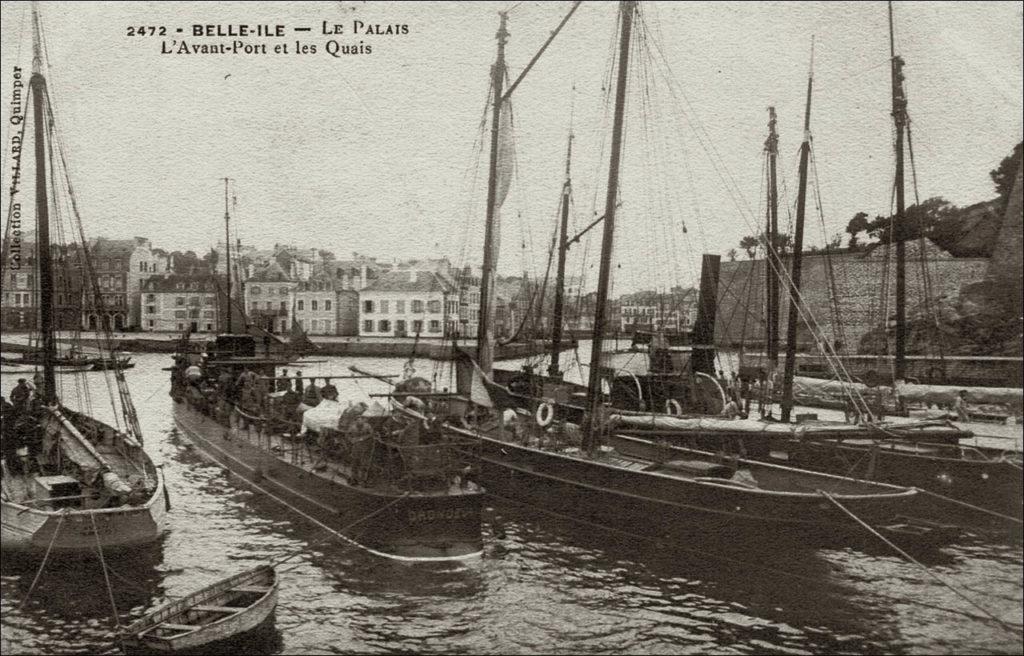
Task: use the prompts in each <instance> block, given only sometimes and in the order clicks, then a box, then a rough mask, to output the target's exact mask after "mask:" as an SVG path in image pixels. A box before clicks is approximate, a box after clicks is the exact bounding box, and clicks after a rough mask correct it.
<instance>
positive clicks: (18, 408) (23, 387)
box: [11, 378, 32, 413]
mask: <svg viewBox="0 0 1024 656" xmlns="http://www.w3.org/2000/svg"><path fill="white" fill-rule="evenodd" d="M31 394H32V390H31V388H30V387H29V386H28V381H27V380H25V379H24V378H19V379H18V384H17V385H15V386H14V389H12V390H11V403H12V404H13V405H14V411H15V412H17V413H21V412H24V411H25V409H26V408H28V398H29V396H31Z"/></svg>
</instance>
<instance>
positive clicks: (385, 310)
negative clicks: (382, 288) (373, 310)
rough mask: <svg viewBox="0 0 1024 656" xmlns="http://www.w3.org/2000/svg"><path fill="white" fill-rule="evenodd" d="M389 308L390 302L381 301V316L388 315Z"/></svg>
mask: <svg viewBox="0 0 1024 656" xmlns="http://www.w3.org/2000/svg"><path fill="white" fill-rule="evenodd" d="M389 306H390V302H388V301H381V302H380V313H381V314H387V313H388V310H389V309H390V307H389Z"/></svg>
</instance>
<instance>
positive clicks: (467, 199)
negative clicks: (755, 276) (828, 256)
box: [0, 2, 1024, 293]
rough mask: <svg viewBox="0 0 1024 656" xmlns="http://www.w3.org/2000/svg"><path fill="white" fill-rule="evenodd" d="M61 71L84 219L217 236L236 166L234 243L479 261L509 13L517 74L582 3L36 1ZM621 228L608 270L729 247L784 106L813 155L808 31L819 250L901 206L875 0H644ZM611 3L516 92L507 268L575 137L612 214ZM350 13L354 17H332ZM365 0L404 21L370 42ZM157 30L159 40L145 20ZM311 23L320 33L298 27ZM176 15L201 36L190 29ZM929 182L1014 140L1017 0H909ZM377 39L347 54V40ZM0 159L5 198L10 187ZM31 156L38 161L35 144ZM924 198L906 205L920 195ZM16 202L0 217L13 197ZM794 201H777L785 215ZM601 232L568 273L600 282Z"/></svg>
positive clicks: (59, 110) (578, 204) (921, 160)
mask: <svg viewBox="0 0 1024 656" xmlns="http://www.w3.org/2000/svg"><path fill="white" fill-rule="evenodd" d="M40 5H41V13H42V17H43V24H44V31H45V34H46V41H47V49H48V61H49V69H48V81H49V83H50V85H51V93H52V95H53V98H54V104H55V111H56V114H57V116H58V119H59V121H60V124H61V126H62V136H63V138H64V140H65V143H66V147H67V156H68V158H69V161H70V168H71V176H72V181H73V184H74V187H75V190H76V194H77V197H78V201H79V204H80V208H81V212H82V215H83V221H84V223H85V228H86V231H87V233H88V234H89V235H90V236H100V235H102V236H108V237H129V236H136V235H138V236H145V237H148V238H150V239H151V240H152V242H153V245H154V246H157V247H161V248H164V249H167V250H184V249H193V250H196V251H197V252H200V253H202V252H205V251H207V250H209V248H210V247H211V246H212V245H213V244H214V243H215V242H216V241H217V240H218V239H219V238H221V235H222V234H223V222H222V220H223V183H222V182H220V181H219V178H222V177H224V176H228V177H230V178H232V179H233V180H234V181H235V182H234V185H233V195H234V196H235V197H237V206H236V207H235V209H234V212H233V227H234V232H235V234H236V235H237V237H238V238H240V239H241V240H242V241H243V242H244V243H247V244H253V245H255V246H258V247H269V246H272V245H273V244H275V243H290V244H295V245H298V246H302V247H317V248H324V249H329V250H332V251H334V252H335V253H336V254H337V255H338V256H340V257H344V256H347V255H348V254H350V253H352V252H360V253H365V254H368V255H371V256H377V257H378V258H381V259H385V260H391V259H395V258H397V259H404V258H412V257H436V256H441V255H445V256H448V257H449V258H450V259H451V260H452V261H453V262H454V263H456V264H464V263H478V262H479V260H480V254H481V252H482V247H481V244H482V234H483V223H484V221H483V198H484V194H485V191H486V171H487V151H486V148H485V147H482V146H486V143H487V142H486V139H484V140H483V141H481V137H483V136H486V135H485V132H484V131H482V129H481V119H482V117H483V116H484V110H485V103H486V100H487V92H488V84H489V74H490V67H491V65H492V63H493V61H494V57H495V49H496V41H495V32H496V30H497V24H498V12H499V11H502V10H508V29H509V32H510V33H511V36H510V38H509V41H508V44H507V46H506V57H507V62H508V65H509V75H510V76H511V77H512V78H515V77H516V76H517V75H518V74H519V73H520V72H521V71H522V69H523V68H524V67H525V66H526V64H527V62H528V61H529V60H530V58H531V57H532V56H533V55H534V53H535V52H536V51H537V50H538V49H539V48H540V46H541V45H542V44H543V42H544V40H545V39H546V38H547V36H548V34H549V33H550V32H551V31H552V30H553V29H554V28H555V26H556V25H557V24H558V22H559V21H560V20H561V17H562V16H563V15H564V14H565V13H566V11H567V10H568V9H569V7H570V3H568V2H544V3H540V2H501V3H492V2H471V3H458V4H456V3H450V2H436V3H434V2H417V3H379V2H322V3H316V2H307V3H302V2H295V3H274V2H261V3H241V2H218V3H198V2H196V3H187V2H131V3H128V2H104V3H99V2H91V3H62V2H43V3H40ZM27 9H28V5H27V3H23V2H3V3H2V7H0V12H2V13H0V18H2V26H3V27H2V30H3V32H2V37H3V38H2V45H0V55H2V65H0V96H2V97H3V107H4V110H3V119H4V120H3V126H4V127H3V133H2V137H3V143H4V145H5V149H6V147H7V144H8V143H9V140H10V137H11V134H12V131H11V124H10V122H9V117H10V112H11V108H10V106H9V102H10V98H11V94H12V75H11V73H12V69H13V67H14V66H16V65H19V64H20V65H21V66H23V67H24V68H25V69H26V70H27V69H28V68H29V67H30V64H31V56H30V53H31V41H30V30H29V29H28V24H29V23H28V11H27ZM641 11H642V17H643V18H642V22H641V23H640V26H639V27H638V28H637V30H636V31H637V32H639V33H640V34H641V36H642V37H643V39H642V41H641V42H638V45H637V46H635V47H634V49H633V51H632V54H631V57H632V60H631V61H632V65H631V68H630V71H631V72H630V82H629V86H628V93H627V95H628V105H627V121H626V123H627V127H626V138H625V149H624V156H623V166H622V178H621V180H620V206H619V208H618V210H617V213H618V221H617V225H616V231H615V249H614V258H613V260H614V262H615V265H616V270H615V274H614V281H615V283H614V284H615V290H616V291H617V292H622V293H624V292H628V291H633V290H635V289H639V288H650V287H659V288H665V287H669V286H671V285H675V284H684V285H685V284H692V283H693V282H695V281H696V279H697V266H698V264H699V258H700V254H701V253H702V252H713V253H719V254H725V253H726V252H727V251H728V250H729V249H730V248H733V247H736V246H737V245H738V243H739V241H740V239H741V238H742V237H743V236H744V235H747V234H751V233H753V232H754V231H755V230H757V229H758V227H759V226H760V223H761V221H762V218H761V217H762V216H763V214H764V202H765V201H764V189H763V173H762V166H763V159H764V158H763V144H764V139H765V136H766V129H767V128H766V124H767V107H768V106H769V105H773V106H775V107H776V109H777V111H778V115H779V125H778V129H779V133H780V156H779V168H780V176H781V177H782V184H783V191H782V193H783V200H784V201H785V202H786V203H787V206H791V205H792V204H793V203H794V201H795V196H796V180H797V151H798V148H799V145H800V140H801V138H802V125H803V120H804V116H803V113H804V102H805V92H806V85H807V76H808V72H809V66H810V55H811V39H812V35H813V38H814V89H813V105H812V112H811V131H812V134H813V140H814V153H815V158H814V164H815V169H816V173H817V176H816V179H817V180H818V184H817V186H816V191H817V192H818V193H813V190H812V194H813V196H812V197H813V198H817V196H818V195H819V194H820V198H821V204H820V211H819V209H818V203H817V202H816V201H814V202H812V203H811V204H810V205H809V206H810V207H811V210H810V212H811V213H810V214H809V215H808V226H809V227H808V235H807V238H806V241H807V242H809V243H811V244H820V243H823V241H824V239H825V236H826V235H828V236H830V235H833V234H834V233H836V232H842V231H843V229H844V227H845V226H846V223H847V221H848V220H849V219H850V217H852V216H853V215H854V214H855V213H857V212H859V211H865V212H868V213H869V214H871V215H874V214H883V213H887V212H888V209H889V203H890V192H891V185H892V175H893V154H892V121H891V116H890V109H891V107H890V103H891V100H890V93H891V91H890V80H889V68H888V56H889V43H888V36H889V34H888V23H887V12H886V5H885V3H882V2H851V3H844V2H829V3H812V2H806V3H789V2H785V3H771V2H765V3H671V2H666V3H659V2H652V3H642V8H641ZM616 15H617V11H616V5H615V4H614V3H607V2H590V3H584V4H583V5H581V7H580V8H579V10H578V11H577V12H576V13H575V15H574V16H573V17H572V18H571V19H570V20H569V22H568V23H567V25H566V27H565V28H564V30H563V31H562V33H561V34H559V35H558V37H557V38H556V39H555V40H554V42H553V43H552V44H551V46H550V48H549V49H548V50H547V51H546V52H545V54H544V55H543V56H542V57H541V58H540V60H539V61H538V63H537V64H536V66H535V67H534V69H533V70H532V71H531V72H530V73H529V74H528V75H527V76H526V78H525V79H524V80H523V82H522V84H521V85H520V86H519V87H518V88H517V89H516V91H515V93H514V95H513V99H512V102H513V116H514V123H515V139H516V161H517V176H516V179H515V180H514V182H513V185H512V192H511V194H510V196H509V198H508V200H507V201H506V203H505V205H504V207H503V208H502V228H501V234H502V241H501V244H502V247H501V260H500V263H499V270H500V271H501V272H502V273H506V274H509V273H517V272H522V271H526V272H528V273H531V274H535V275H543V274H544V271H545V267H546V265H547V259H548V257H547V252H548V244H549V241H550V239H551V235H552V231H553V230H554V228H555V218H556V214H557V209H558V200H559V194H560V191H561V187H562V182H563V178H564V171H565V159H566V143H567V138H568V134H569V132H570V130H572V132H573V134H574V141H573V157H572V180H573V196H574V205H573V212H572V221H573V228H572V230H573V232H576V231H579V230H581V229H582V228H583V227H585V226H586V225H587V224H589V223H590V222H591V221H592V220H593V218H594V217H596V216H599V215H601V214H603V212H604V202H605V189H606V184H607V178H606V176H607V166H608V164H607V160H608V150H609V145H608V144H609V140H610V136H609V135H610V132H611V126H610V118H609V114H608V102H609V98H610V94H609V92H610V90H611V88H610V85H608V84H607V83H606V82H605V81H606V80H607V79H608V74H609V70H610V68H609V67H610V65H611V64H610V62H611V54H612V53H613V52H614V39H615V38H616V37H615V30H616ZM324 21H326V22H327V23H328V24H330V25H334V24H339V25H342V26H343V28H342V29H343V31H344V33H343V34H341V35H338V36H325V35H323V34H322V33H321V32H322V29H321V25H322V23H323V22H324ZM353 21H361V22H362V23H364V24H379V25H381V26H386V25H407V26H408V29H407V30H406V32H407V33H403V34H392V35H387V34H375V35H367V34H359V35H353V34H352V33H351V32H352V28H353ZM195 24H200V25H217V24H220V25H224V26H227V25H229V24H236V25H237V24H247V25H251V26H255V25H257V24H267V25H277V24H281V25H285V26H286V30H287V32H286V34H287V37H286V38H283V39H270V38H261V37H250V38H246V39H244V40H245V41H247V42H250V43H257V44H259V43H267V44H270V47H271V48H272V47H273V45H274V44H275V43H288V44H289V47H290V48H292V50H293V49H294V46H293V45H292V44H293V43H294V42H295V41H296V40H297V39H298V40H301V41H303V42H305V43H307V44H310V45H313V46H316V48H317V52H316V53H315V54H304V55H299V54H295V53H294V52H289V54H277V55H275V54H272V53H271V54H266V55H260V54H252V55H244V54H239V55H203V54H191V55H184V54H173V55H170V54H161V44H162V42H164V41H167V42H168V43H171V40H172V39H177V40H178V41H179V42H180V41H182V40H184V41H187V42H188V43H190V44H192V43H217V42H221V41H227V42H230V41H232V40H233V38H230V37H224V38H215V37H208V38H193V37H192V36H191V34H190V33H191V31H192V26H193V25H195ZM130 26H163V27H166V28H167V30H168V34H167V36H164V37H160V36H128V34H127V31H128V28H129V27H130ZM295 26H309V27H311V28H313V29H312V31H311V32H308V33H304V34H299V33H295V32H293V31H292V28H293V27H295ZM179 27H180V28H182V29H183V33H181V34H178V33H176V32H175V29H176V28H179ZM895 33H896V49H897V52H898V53H900V54H901V55H902V56H903V58H904V59H905V60H906V69H905V71H906V77H907V95H908V99H909V112H910V116H911V120H912V129H913V139H914V146H915V164H916V170H917V177H918V186H919V193H920V196H921V198H922V199H923V198H927V197H931V196H943V197H945V198H946V199H948V200H949V201H951V202H953V203H956V204H959V205H967V204H971V203H975V202H979V201H983V200H987V199H989V198H992V197H993V196H994V191H993V186H992V183H991V180H990V179H989V176H988V172H989V170H991V169H992V168H995V166H996V165H998V163H999V161H1000V159H1002V158H1003V157H1004V156H1006V155H1007V154H1008V153H1009V152H1010V151H1011V149H1012V148H1013V146H1014V145H1015V144H1016V143H1017V142H1018V141H1020V140H1021V135H1022V119H1021V117H1022V114H1024V108H1022V96H1024V91H1022V84H1024V83H1022V77H1024V74H1022V70H1024V64H1022V51H1024V47H1022V4H1021V3H1019V2H1014V3H992V2H972V3H945V2H939V3H933V2H914V3H903V2H900V3H896V4H895ZM332 38H333V39H334V40H336V41H337V42H338V43H339V44H341V45H358V44H359V43H360V42H362V44H363V46H364V48H365V46H366V45H369V46H370V47H371V49H372V52H371V53H369V54H350V55H341V56H339V57H332V56H331V55H329V54H328V53H327V52H325V46H326V43H327V41H329V40H330V39H332ZM7 161H8V160H7V158H6V157H5V159H4V162H5V170H4V176H5V184H4V190H5V191H4V207H5V212H6V206H7V201H8V197H7V192H6V186H7V184H8V181H9V171H8V170H7V169H8V168H9V166H7ZM26 163H27V161H26ZM908 198H913V194H912V191H911V190H908ZM5 216H6V213H5ZM788 216H790V213H789V212H787V210H786V209H785V208H783V210H782V217H783V221H784V222H787V221H788V220H789V219H788V218H787V217H788ZM599 232H600V230H599V229H598V230H592V231H590V232H589V233H588V235H587V236H586V237H585V238H583V239H582V240H581V242H580V244H579V245H578V246H576V247H574V248H573V250H572V251H571V259H570V264H569V271H570V273H571V274H576V275H584V276H585V277H586V279H587V281H593V280H595V279H596V274H595V273H594V272H595V271H596V269H595V268H594V267H595V257H594V254H595V253H596V252H597V249H598V248H599V246H598V240H597V238H598V237H599V234H598V233H599Z"/></svg>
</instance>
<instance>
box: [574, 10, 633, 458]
mask: <svg viewBox="0 0 1024 656" xmlns="http://www.w3.org/2000/svg"><path fill="white" fill-rule="evenodd" d="M635 11H636V2H635V0H624V1H623V2H622V3H621V4H620V5H619V12H620V16H621V20H622V32H621V35H620V38H619V63H618V76H617V81H616V87H615V114H614V119H613V124H612V149H611V161H610V163H609V166H608V191H607V195H606V197H605V204H604V234H603V236H602V239H601V269H600V273H599V274H598V278H597V303H596V307H595V310H594V333H593V341H592V342H591V346H590V348H591V354H590V379H589V381H588V384H587V422H588V425H587V426H586V430H584V434H583V449H584V451H587V452H591V451H593V449H594V447H595V446H596V435H595V428H596V426H595V424H596V423H597V422H596V421H595V420H596V418H597V415H598V413H599V412H600V411H601V408H602V405H603V403H602V398H601V397H602V395H601V348H602V345H603V342H604V330H605V322H606V321H607V318H606V314H607V303H608V288H609V284H610V282H611V268H612V267H611V260H612V244H613V238H614V236H615V205H616V201H617V198H618V191H619V162H620V160H621V157H622V126H623V119H624V116H623V115H624V113H625V107H626V82H627V80H628V79H629V77H628V74H629V44H630V37H631V35H632V31H633V13H634V12H635Z"/></svg>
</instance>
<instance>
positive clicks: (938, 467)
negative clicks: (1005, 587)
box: [775, 2, 1024, 526]
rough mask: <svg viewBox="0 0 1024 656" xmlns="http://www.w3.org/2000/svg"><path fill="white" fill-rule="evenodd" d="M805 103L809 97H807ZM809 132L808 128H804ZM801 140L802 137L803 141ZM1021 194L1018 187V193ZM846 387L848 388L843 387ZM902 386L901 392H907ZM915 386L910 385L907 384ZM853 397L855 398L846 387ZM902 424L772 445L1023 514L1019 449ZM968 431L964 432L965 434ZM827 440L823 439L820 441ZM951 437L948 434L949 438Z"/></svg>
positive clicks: (807, 462) (900, 203)
mask: <svg viewBox="0 0 1024 656" xmlns="http://www.w3.org/2000/svg"><path fill="white" fill-rule="evenodd" d="M892 25H893V14H892V3H891V2H890V3H889V38H890V57H891V79H892V116H893V121H894V123H895V127H896V143H895V157H896V181H895V192H896V193H895V196H896V220H897V221H899V220H900V219H902V217H903V215H904V179H903V178H904V175H903V172H904V165H903V158H904V152H903V150H904V139H905V136H906V135H907V131H908V128H909V126H908V123H909V121H908V117H907V98H906V94H905V92H904V89H903V79H904V78H903V59H902V57H900V56H899V55H897V54H896V51H895V46H894V40H893V30H892ZM808 102H809V100H808ZM805 130H806V125H805ZM805 145H806V141H805ZM800 161H801V168H800V176H801V177H800V185H801V187H800V189H801V196H800V199H799V201H798V203H802V201H803V197H804V196H803V195H804V192H805V188H806V160H805V158H804V155H803V151H802V152H801V160H800ZM1018 193H1019V191H1018ZM802 228H803V212H802V206H801V205H799V204H798V207H797V224H796V235H795V239H794V242H795V247H794V254H793V274H792V275H793V279H794V280H793V282H794V284H795V285H798V284H799V263H800V255H801V253H800V249H801V242H802V238H803V233H802ZM905 267H906V262H905V242H904V240H903V239H902V238H900V237H898V236H897V240H896V354H895V359H894V362H895V369H894V375H895V377H896V379H897V380H902V379H904V378H905V376H906V371H907V369H906V274H905ZM796 305H797V302H796V299H795V298H794V299H793V302H791V303H790V316H789V329H788V341H787V360H786V371H785V380H784V390H783V417H784V418H785V417H788V413H789V412H790V411H791V410H792V407H793V388H794V373H795V361H794V358H793V356H794V355H795V350H796V349H795V344H796V334H795V333H796V325H795V321H794V315H795V312H796ZM844 387H846V385H844ZM908 388H909V387H908V386H904V389H908ZM909 389H912V388H909ZM845 394H846V395H848V396H849V397H850V398H851V400H855V399H856V398H857V396H859V392H858V391H857V390H855V389H850V388H849V387H847V389H846V390H845ZM905 425H906V424H895V423H889V424H884V425H876V426H877V427H878V429H879V430H878V432H876V433H875V434H872V435H869V436H850V437H853V439H849V437H848V438H845V439H844V438H843V437H842V436H821V435H814V434H810V433H808V434H804V435H801V436H799V438H797V437H796V436H794V437H793V438H791V439H787V440H785V441H784V442H782V443H777V444H776V445H775V448H776V449H777V451H776V453H779V452H781V453H784V454H785V455H784V457H785V459H786V461H787V462H788V463H790V464H793V465H795V466H799V467H805V468H808V469H814V470H817V471H827V472H842V473H844V474H846V475H857V476H863V477H864V478H866V479H871V480H878V481H884V482H888V483H894V484H899V485H913V486H915V487H917V488H920V489H923V490H927V491H929V492H931V493H932V494H933V495H935V494H941V495H943V496H945V497H949V498H951V499H954V500H955V501H958V502H960V503H970V504H972V505H977V506H979V507H982V508H985V509H988V510H990V511H993V512H995V513H998V514H1000V515H1004V516H1006V517H1009V518H1011V519H1012V520H1015V523H1016V524H1017V525H1018V526H1019V524H1020V520H1021V519H1022V517H1024V483H1022V479H1021V473H1020V452H1019V451H1018V452H1016V453H1012V452H1011V453H1008V452H1007V451H1005V450H1003V449H995V448H988V447H983V446H969V447H968V446H961V444H960V441H959V439H955V440H954V439H936V436H934V435H922V434H920V433H916V432H906V431H903V430H901V428H902V426H905ZM967 435H968V436H969V435H970V434H969V433H968V434H967ZM822 437H825V438H826V439H821V438H822ZM949 437H952V435H950V436H949ZM950 510H951V508H950V505H949V503H945V504H938V505H936V506H934V507H933V509H932V512H935V513H948V512H949V511H950Z"/></svg>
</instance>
